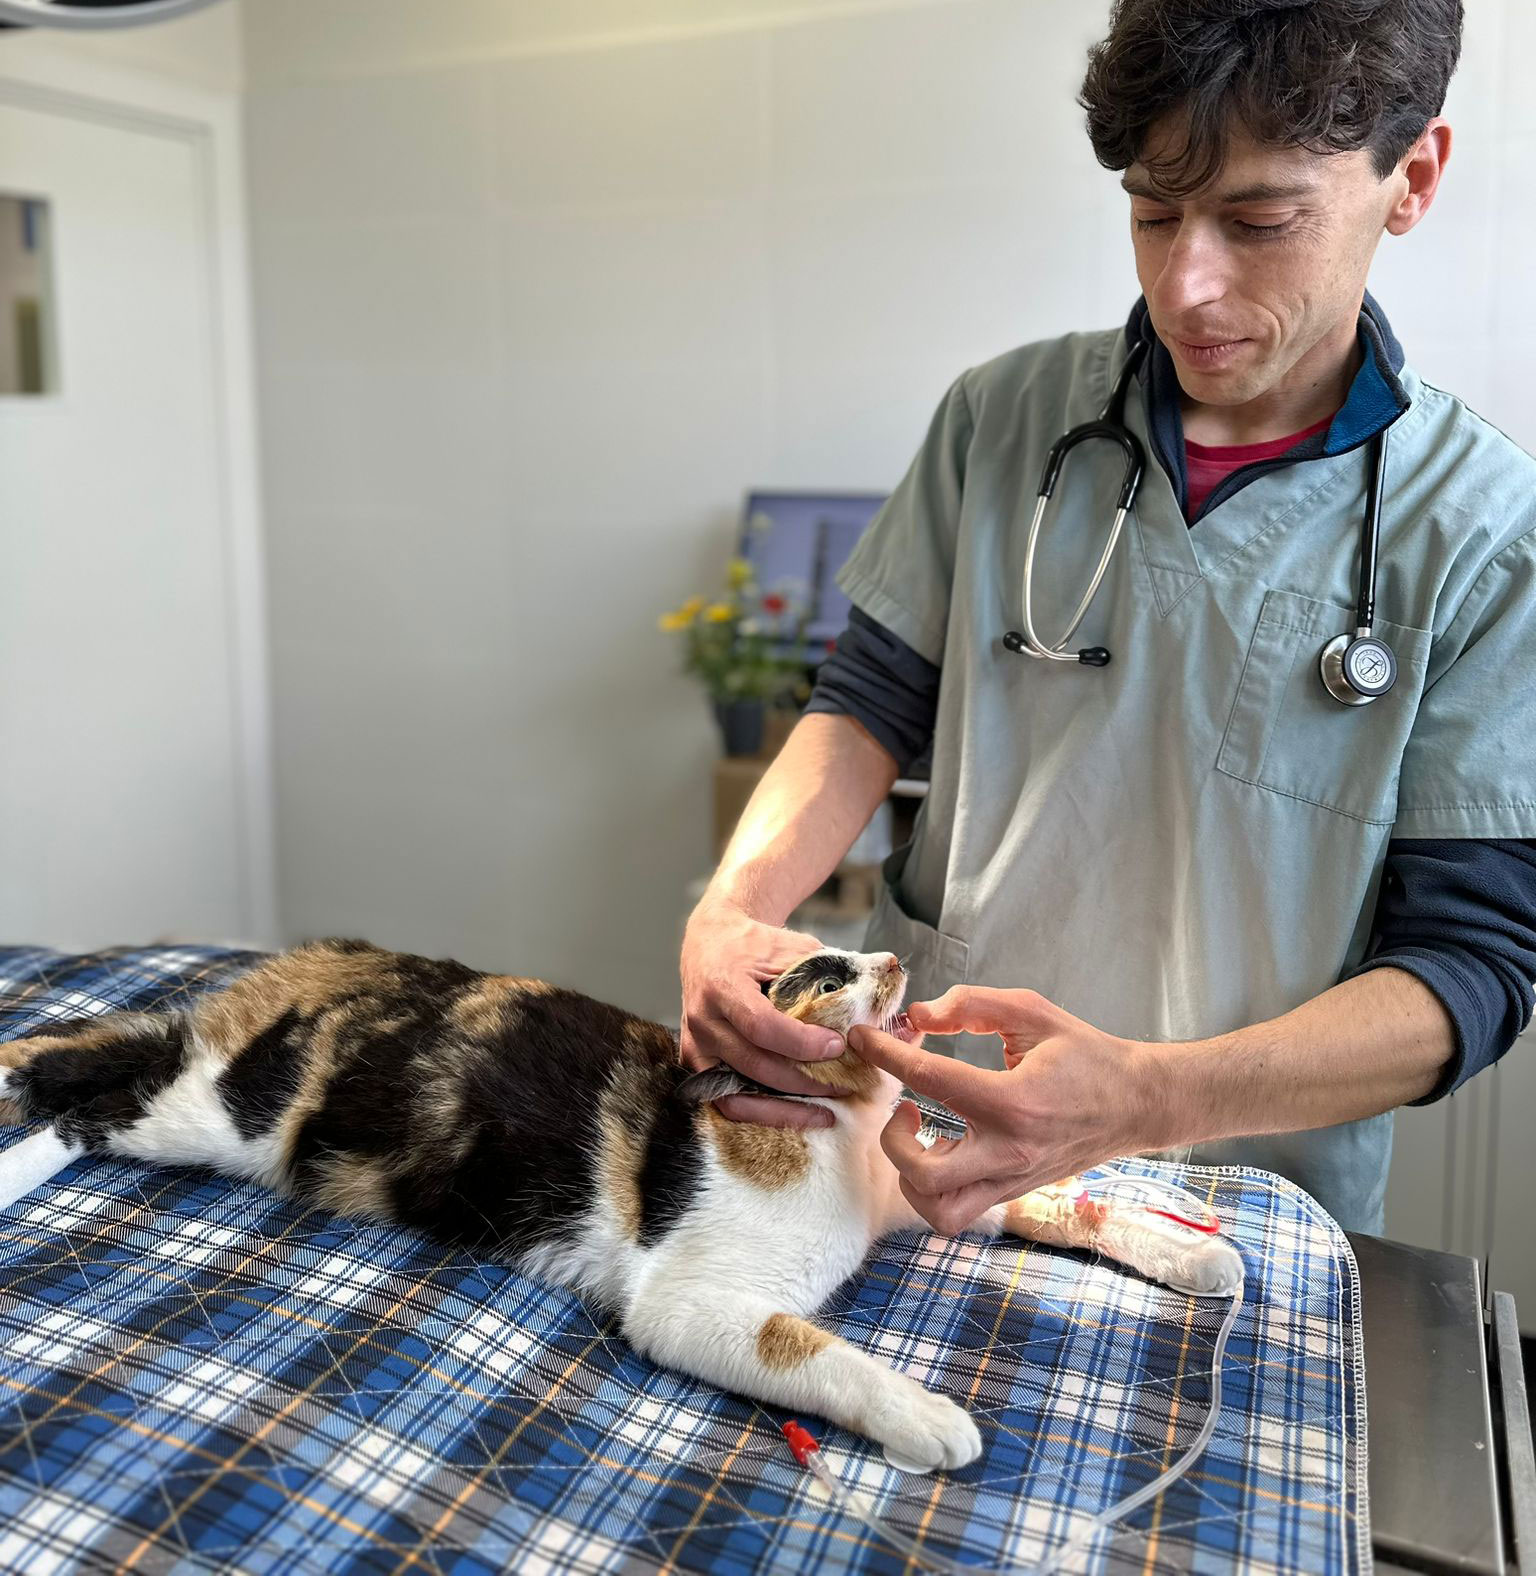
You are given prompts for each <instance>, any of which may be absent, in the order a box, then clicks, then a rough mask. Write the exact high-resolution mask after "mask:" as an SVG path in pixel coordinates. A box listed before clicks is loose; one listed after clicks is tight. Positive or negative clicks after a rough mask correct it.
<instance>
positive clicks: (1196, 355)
mask: <svg viewBox="0 0 1536 1576" xmlns="http://www.w3.org/2000/svg"><path fill="white" fill-rule="evenodd" d="M1247 343H1248V341H1247V340H1246V339H1200V340H1194V339H1178V338H1174V339H1171V340H1170V344H1171V345H1172V347H1173V349H1175V350H1176V351H1177V352H1178V353H1179V355H1180V357H1182V359H1183V360H1185V361H1187V362H1188V363H1189V364H1190V365H1191V366H1193V367H1219V366H1221V365H1222V364H1223V363H1224V362H1226V361H1229V360H1231V358H1232V357H1233V356H1234V355H1236V354H1237V352H1238V350H1239V349H1240V348H1241V347H1242V346H1243V345H1246V344H1247Z"/></svg>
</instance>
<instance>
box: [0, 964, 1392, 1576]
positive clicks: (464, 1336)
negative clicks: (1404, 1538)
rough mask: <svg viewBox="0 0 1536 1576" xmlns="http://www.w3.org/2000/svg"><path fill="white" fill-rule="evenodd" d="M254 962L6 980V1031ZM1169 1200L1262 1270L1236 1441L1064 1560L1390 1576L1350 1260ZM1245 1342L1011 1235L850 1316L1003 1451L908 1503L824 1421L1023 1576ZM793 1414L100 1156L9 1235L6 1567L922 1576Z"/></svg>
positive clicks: (844, 1309)
mask: <svg viewBox="0 0 1536 1576" xmlns="http://www.w3.org/2000/svg"><path fill="white" fill-rule="evenodd" d="M251 961H252V955H251V954H248V953H236V952H230V951H225V950H219V949H213V948H191V947H177V948H157V949H144V950H118V951H113V952H106V953H99V954H93V955H90V956H85V957H66V956H61V955H58V954H55V953H49V952H44V951H39V950H35V949H33V950H14V951H3V950H0V1039H4V1038H9V1037H11V1036H13V1035H16V1034H20V1033H22V1032H24V1031H26V1030H28V1029H31V1028H34V1027H38V1026H40V1025H42V1024H44V1023H47V1022H49V1021H51V1020H55V1019H59V1018H64V1017H75V1016H82V1015H87V1014H92V1013H97V1012H103V1011H107V1010H109V1009H111V1008H116V1007H132V1008H144V1007H153V1006H156V1005H161V1006H163V1005H166V1004H169V1003H172V1002H174V1001H176V1000H177V999H179V998H184V997H185V996H186V995H187V994H188V993H189V992H192V991H196V990H199V989H204V988H207V987H208V986H210V985H212V984H216V983H217V982H219V981H220V980H222V979H224V978H227V977H228V976H229V975H231V974H232V973H234V972H235V971H238V970H239V969H241V968H243V967H246V966H248V965H249V963H250V962H251ZM18 1136H19V1132H18V1130H16V1129H14V1128H11V1129H6V1128H3V1127H0V1145H3V1144H7V1143H10V1142H13V1141H14V1140H15V1138H16V1137H18ZM1127 1169H1132V1170H1144V1171H1148V1172H1151V1171H1153V1170H1154V1169H1155V1168H1152V1167H1150V1166H1134V1165H1130V1164H1129V1163H1128V1165H1127ZM1157 1174H1160V1175H1164V1176H1167V1177H1169V1178H1170V1179H1171V1180H1175V1181H1181V1182H1183V1183H1184V1184H1185V1185H1187V1186H1190V1187H1192V1188H1194V1189H1195V1190H1197V1191H1198V1192H1200V1193H1201V1194H1203V1195H1205V1196H1208V1197H1209V1198H1210V1199H1211V1201H1212V1203H1213V1204H1214V1206H1215V1207H1216V1209H1217V1210H1218V1211H1219V1213H1220V1215H1221V1218H1222V1220H1223V1222H1224V1223H1225V1226H1226V1229H1227V1231H1228V1232H1229V1234H1230V1235H1231V1237H1232V1238H1233V1240H1234V1241H1235V1242H1236V1243H1237V1244H1238V1245H1239V1247H1240V1249H1241V1250H1242V1253H1243V1257H1244V1259H1245V1261H1246V1263H1247V1266H1248V1287H1247V1302H1246V1304H1245V1306H1244V1308H1243V1311H1242V1315H1241V1317H1240V1319H1239V1322H1238V1324H1237V1326H1236V1328H1235V1330H1234V1332H1233V1336H1232V1341H1231V1345H1230V1348H1229V1351H1228V1357H1227V1365H1226V1370H1225V1396H1224V1406H1223V1410H1222V1415H1221V1419H1220V1423H1219V1426H1218V1428H1217V1430H1216V1434H1215V1437H1214V1439H1213V1440H1212V1442H1211V1445H1210V1447H1209V1449H1208V1451H1207V1452H1206V1454H1205V1456H1204V1458H1203V1459H1202V1460H1201V1461H1200V1462H1199V1463H1197V1465H1196V1466H1195V1468H1194V1469H1193V1470H1192V1471H1191V1472H1190V1473H1189V1475H1188V1476H1187V1477H1186V1478H1185V1479H1184V1480H1183V1481H1182V1482H1180V1483H1178V1484H1177V1485H1175V1486H1174V1487H1173V1488H1172V1489H1170V1490H1168V1491H1167V1492H1165V1493H1164V1494H1162V1495H1161V1496H1160V1497H1159V1498H1157V1499H1155V1500H1153V1501H1152V1502H1151V1503H1150V1504H1148V1505H1146V1506H1144V1507H1143V1508H1142V1509H1141V1510H1140V1511H1139V1512H1137V1513H1135V1514H1134V1515H1132V1516H1131V1517H1130V1518H1129V1521H1128V1523H1127V1524H1125V1525H1123V1526H1121V1527H1119V1528H1118V1529H1116V1530H1114V1531H1112V1532H1110V1533H1106V1534H1103V1535H1101V1536H1100V1537H1099V1538H1098V1539H1097V1541H1096V1542H1095V1543H1094V1544H1093V1545H1092V1546H1091V1549H1090V1551H1089V1552H1088V1553H1087V1555H1086V1556H1075V1557H1074V1562H1073V1563H1072V1564H1069V1566H1068V1567H1067V1568H1068V1569H1078V1570H1082V1569H1092V1570H1102V1571H1114V1572H1122V1571H1123V1572H1131V1571H1136V1572H1164V1571H1199V1572H1227V1571H1232V1570H1243V1571H1253V1572H1268V1571H1275V1572H1279V1571H1286V1572H1306V1573H1308V1576H1317V1573H1335V1572H1340V1573H1342V1572H1352V1571H1357V1570H1364V1569H1368V1568H1369V1565H1370V1552H1369V1541H1370V1540H1369V1535H1368V1524H1367V1516H1366V1503H1365V1464H1364V1452H1365V1409H1364V1385H1363V1381H1364V1374H1363V1368H1362V1363H1361V1357H1360V1334H1359V1331H1360V1318H1359V1305H1358V1289H1357V1280H1356V1273H1355V1266H1354V1261H1353V1259H1352V1257H1351V1255H1350V1252H1349V1248H1348V1245H1347V1244H1346V1242H1345V1240H1344V1237H1343V1236H1342V1234H1341V1233H1340V1232H1339V1230H1338V1229H1337V1227H1336V1226H1334V1225H1333V1224H1332V1222H1331V1221H1329V1220H1328V1219H1327V1217H1325V1216H1324V1215H1323V1213H1322V1211H1321V1210H1319V1209H1318V1208H1317V1206H1316V1205H1315V1204H1313V1203H1312V1202H1311V1200H1309V1199H1308V1198H1307V1197H1305V1195H1303V1194H1302V1193H1300V1192H1299V1191H1298V1190H1297V1189H1295V1188H1294V1187H1292V1186H1290V1185H1289V1184H1287V1183H1285V1182H1283V1181H1281V1180H1279V1179H1278V1178H1275V1177H1273V1176H1269V1175H1267V1174H1262V1173H1253V1172H1243V1171H1235V1170H1233V1171H1211V1170H1199V1169H1193V1168H1192V1169H1189V1170H1183V1171H1180V1170H1176V1169H1171V1168H1162V1169H1161V1170H1160V1171H1158V1173H1157ZM1223 1312H1224V1305H1223V1304H1221V1303H1219V1302H1210V1301H1205V1302H1196V1301H1194V1300H1192V1299H1190V1298H1188V1297H1184V1296H1180V1295H1179V1294H1177V1293H1175V1292H1172V1291H1168V1290H1165V1289H1163V1288H1161V1287H1157V1286H1152V1285H1149V1284H1147V1283H1145V1282H1143V1281H1140V1280H1138V1279H1136V1278H1135V1277H1133V1276H1130V1275H1127V1274H1125V1273H1123V1272H1121V1271H1119V1270H1117V1269H1115V1268H1113V1267H1111V1266H1108V1265H1103V1264H1092V1263H1088V1262H1085V1261H1084V1260H1083V1259H1081V1258H1079V1257H1075V1256H1072V1255H1069V1254H1066V1253H1059V1252H1055V1251H1053V1250H1051V1249H1047V1248H1043V1247H1035V1246H1026V1245H1023V1244H1020V1243H1017V1242H1015V1241H1011V1240H1008V1239H1004V1240H1002V1241H999V1242H991V1243H988V1242H982V1241H980V1240H977V1239H975V1238H959V1239H954V1240H945V1239H942V1238H938V1237H919V1236H915V1235H913V1236H906V1237H901V1238H897V1239H894V1240H892V1241H889V1242H887V1243H885V1244H883V1245H882V1246H881V1248H880V1249H879V1251H878V1253H877V1254H876V1256H875V1257H873V1258H872V1259H871V1260H870V1262H869V1263H868V1264H867V1266H866V1267H865V1269H864V1271H863V1273H862V1274H860V1275H859V1276H858V1277H857V1278H856V1279H855V1280H854V1281H852V1282H851V1283H849V1284H848V1285H847V1286H846V1287H845V1288H844V1289H843V1291H842V1292H841V1293H840V1294H839V1296H838V1298H837V1299H836V1301H835V1302H834V1304H833V1305H832V1306H831V1307H830V1308H829V1309H828V1310H827V1315H826V1316H827V1321H828V1322H829V1324H830V1325H831V1326H832V1327H834V1328H835V1329H837V1330H838V1331H839V1333H841V1334H842V1335H844V1336H845V1337H847V1338H848V1339H849V1340H851V1341H853V1342H856V1343H857V1344H858V1345H860V1346H862V1347H864V1348H866V1349H867V1350H869V1351H870V1352H872V1353H874V1354H876V1355H877V1356H879V1357H880V1358H882V1359H883V1360H885V1361H888V1362H890V1363H892V1364H894V1365H895V1366H897V1367H899V1368H901V1369H902V1370H904V1371H905V1372H907V1373H910V1374H913V1375H915V1376H916V1377H918V1378H919V1379H921V1380H922V1381H923V1382H924V1383H925V1384H928V1385H929V1386H931V1387H933V1388H936V1389H939V1390H943V1391H945V1392H947V1393H948V1394H950V1395H953V1396H955V1397H957V1398H958V1399H961V1400H962V1401H964V1403H965V1404H966V1405H967V1406H968V1407H969V1408H970V1410H971V1411H972V1413H973V1414H974V1415H975V1417H976V1419H977V1421H978V1424H979V1426H980V1428H981V1433H982V1439H983V1442H984V1446H985V1448H984V1453H983V1455H982V1457H981V1459H980V1460H979V1461H977V1462H976V1463H975V1464H974V1465H973V1466H971V1467H969V1468H967V1469H966V1470H964V1471H962V1472H957V1473H954V1474H951V1475H949V1476H941V1477H935V1478H915V1477H907V1476H903V1475H902V1474H900V1473H897V1472H895V1471H893V1470H891V1469H890V1468H889V1467H887V1466H886V1465H885V1463H884V1460H883V1458H882V1457H881V1455H880V1453H879V1451H878V1450H876V1449H872V1448H871V1447H870V1446H868V1445H866V1444H865V1443H864V1442H863V1441H862V1440H859V1439H856V1438H854V1437H852V1436H850V1435H847V1434H844V1433H841V1432H839V1431H838V1430H835V1429H832V1428H830V1427H828V1426H826V1425H823V1424H821V1423H820V1421H819V1420H817V1419H812V1418H806V1419H804V1421H805V1422H806V1423H808V1424H809V1425H810V1426H811V1427H812V1428H813V1430H814V1431H815V1432H816V1433H817V1434H818V1436H819V1437H820V1438H821V1440H822V1444H823V1450H824V1453H825V1458H826V1459H827V1460H828V1461H829V1463H830V1464H831V1465H832V1466H833V1467H834V1468H835V1470H836V1471H837V1472H838V1473H839V1474H840V1476H841V1477H842V1479H843V1480H844V1481H845V1482H846V1483H848V1484H849V1485H850V1486H852V1487H854V1488H856V1489H857V1490H858V1491H859V1492H860V1493H862V1494H864V1495H866V1496H867V1497H868V1498H869V1499H870V1500H871V1501H872V1502H873V1504H874V1506H875V1507H876V1508H877V1509H878V1511H879V1513H880V1514H881V1515H882V1516H883V1517H885V1518H886V1519H887V1520H888V1521H889V1522H891V1523H893V1524H894V1525H896V1526H897V1527H899V1528H901V1529H902V1530H904V1531H906V1532H908V1533H909V1534H911V1535H912V1536H914V1537H916V1538H918V1539H919V1540H920V1541H921V1543H922V1546H923V1547H924V1548H925V1549H926V1550H929V1551H930V1552H931V1553H932V1554H933V1555H934V1556H939V1557H947V1558H949V1559H952V1560H955V1561H958V1562H960V1563H962V1564H969V1565H976V1566H987V1567H991V1566H998V1565H1002V1566H1014V1567H1028V1566H1031V1565H1033V1564H1034V1563H1035V1562H1036V1561H1037V1560H1039V1559H1040V1558H1042V1557H1043V1556H1045V1555H1046V1554H1047V1553H1049V1552H1051V1551H1053V1550H1055V1549H1056V1548H1057V1547H1058V1546H1059V1545H1060V1544H1062V1543H1063V1542H1064V1541H1065V1540H1066V1539H1067V1538H1069V1537H1070V1536H1071V1535H1072V1534H1073V1533H1074V1532H1076V1531H1077V1530H1079V1529H1080V1528H1082V1527H1083V1526H1084V1525H1085V1524H1086V1522H1087V1521H1088V1519H1089V1518H1090V1517H1091V1516H1092V1515H1093V1514H1094V1513H1095V1512H1096V1511H1098V1510H1100V1509H1101V1508H1103V1507H1105V1506H1107V1505H1109V1504H1111V1503H1113V1502H1114V1501H1116V1500H1118V1499H1120V1498H1122V1497H1123V1496H1124V1495H1125V1494H1127V1493H1128V1492H1130V1491H1131V1490H1132V1489H1134V1488H1136V1487H1137V1486H1139V1485H1140V1484H1142V1483H1145V1482H1149V1481H1150V1480H1151V1479H1152V1477H1154V1476H1155V1475H1157V1474H1158V1473H1159V1472H1160V1471H1161V1470H1162V1469H1163V1468H1164V1467H1165V1466H1166V1465H1167V1464H1168V1463H1169V1462H1170V1461H1171V1460H1173V1459H1174V1457H1175V1456H1176V1455H1177V1454H1178V1453H1179V1452H1180V1451H1181V1450H1182V1449H1183V1448H1184V1447H1185V1445H1186V1444H1187V1443H1188V1442H1189V1440H1190V1439H1191V1438H1192V1437H1193V1435H1194V1433H1195V1432H1196V1430H1197V1429H1198V1428H1199V1426H1200V1423H1201V1421H1202V1420H1203V1419H1204V1417H1205V1414H1206V1408H1207V1402H1208V1399H1209V1395H1210V1375H1209V1363H1210V1354H1211V1346H1212V1342H1213V1340H1214V1337H1215V1333H1216V1328H1217V1325H1218V1323H1219V1321H1220V1318H1221V1315H1222V1313H1223ZM783 1421H784V1415H783V1414H780V1413H777V1412H774V1411H771V1410H769V1409H765V1408H763V1407H760V1406H757V1405H754V1404H753V1403H752V1402H750V1401H746V1400H743V1399H741V1398H740V1397H737V1396H733V1395H727V1394H723V1393H722V1392H720V1391H718V1390H715V1389H713V1388H711V1387H710V1386H708V1385H704V1384H700V1383H698V1382H695V1381H693V1380H691V1379H687V1378H685V1377H683V1376H682V1375H679V1374H676V1373H672V1372H669V1371H667V1370H665V1369H660V1368H657V1367H655V1366H653V1365H652V1364H651V1363H649V1362H647V1361H645V1360H644V1359H643V1358H641V1357H639V1356H638V1355H637V1354H636V1353H635V1352H634V1351H632V1350H631V1349H629V1348H628V1347H627V1346H626V1345H625V1344H624V1342H623V1341H622V1340H621V1339H620V1338H619V1336H618V1334H617V1331H616V1329H615V1326H614V1325H613V1323H612V1322H611V1321H609V1320H607V1319H605V1318H603V1317H600V1316H597V1315H595V1314H594V1313H593V1312H592V1311H591V1310H590V1309H588V1308H587V1307H585V1306H583V1304H582V1303H581V1302H579V1301H578V1300H577V1299H576V1298H575V1297H573V1296H571V1295H570V1294H568V1293H566V1292H564V1291H561V1290H559V1289H557V1288H555V1287H552V1286H547V1285H543V1284H541V1283H539V1282H537V1281H533V1280H529V1279H527V1278H526V1277H524V1276H522V1275H519V1274H516V1273H515V1272H513V1271H512V1270H510V1269H507V1268H505V1267H504V1266H501V1265H497V1264H493V1263H487V1262H483V1261H480V1260H477V1259H473V1258H470V1257H468V1256H466V1255H465V1254H463V1253H459V1252H450V1251H447V1250H445V1249H444V1248H443V1247H441V1246H440V1245H438V1244H436V1243H433V1242H431V1241H428V1240H426V1239H424V1238H422V1237H421V1236H419V1235H417V1234H415V1233H413V1232H410V1231H405V1230H395V1229H385V1228H382V1227H376V1226H369V1225H365V1224H362V1223H359V1222H357V1221H353V1220H344V1219H340V1218H338V1217H336V1216H332V1215H325V1214H319V1213H315V1212H311V1211H306V1210H303V1209H299V1208H297V1207H295V1206H294V1205H292V1204H289V1203H285V1202H283V1201H282V1200H280V1199H278V1198H276V1197H274V1196H272V1195H271V1194H269V1193H266V1192H263V1191H261V1190H260V1189H258V1188H254V1187H251V1186H247V1185H244V1184H240V1183H233V1182H228V1181H225V1180H223V1179H221V1178H218V1177H215V1176H211V1175H208V1174H206V1173H202V1172H192V1171H185V1170H160V1171H156V1170H151V1169H149V1168H147V1167H143V1166H139V1165H136V1164H130V1163H126V1162H102V1161H86V1162H81V1163H77V1164H76V1165H74V1166H72V1167H71V1168H70V1169H69V1170H67V1171H65V1172H63V1173H61V1174H60V1175H59V1176H58V1177H56V1178H54V1179H53V1181H51V1182H49V1183H47V1184H45V1185H44V1187H43V1188H42V1189H41V1190H39V1191H38V1192H37V1193H34V1194H32V1195H31V1196H30V1197H28V1198H24V1199H22V1200H21V1201H20V1203H18V1204H17V1205H15V1206H13V1207H12V1208H11V1209H10V1210H9V1211H6V1212H4V1213H0V1570H4V1571H25V1572H28V1573H29V1576H40V1573H44V1572H52V1571H97V1570H101V1571H106V1570H112V1571H138V1572H149V1573H157V1576H158V1573H172V1572H174V1573H177V1576H180V1573H192V1572H210V1571H225V1572H236V1571H238V1572H242V1573H268V1572H272V1573H276V1572H305V1573H314V1572H349V1573H352V1572H357V1573H361V1572H374V1571H378V1572H400V1573H404V1572H407V1571H424V1572H444V1573H449V1572H451V1573H454V1576H479V1573H485V1576H491V1573H500V1572H503V1571H516V1572H519V1573H523V1576H536V1573H541V1572H544V1573H567V1572H598V1571H602V1572H626V1573H630V1572H634V1573H638V1572H656V1571H663V1572H685V1571H687V1572H707V1573H710V1576H760V1573H767V1572H775V1573H777V1572H807V1573H811V1572H814V1573H817V1576H832V1573H840V1572H846V1571H868V1572H882V1573H892V1576H894V1573H897V1572H910V1571H913V1570H915V1569H917V1568H918V1567H916V1566H914V1565H913V1564H911V1563H910V1562H909V1561H908V1560H907V1559H906V1558H905V1557H904V1556H900V1555H897V1554H895V1553H893V1552H891V1551H890V1550H888V1549H887V1548H886V1547H885V1546H884V1545H882V1544H881V1543H880V1541H879V1540H878V1539H877V1538H875V1537H874V1536H873V1535H872V1534H871V1533H869V1532H868V1531H867V1530H866V1529H865V1528H864V1527H863V1526H862V1525H861V1524H859V1523H857V1522H854V1521H851V1520H850V1519H848V1517H846V1516H845V1515H843V1514H842V1513H840V1512H838V1511H837V1510H835V1509H834V1508H833V1507H832V1506H831V1505H830V1504H829V1503H828V1501H827V1498H826V1495H825V1493H824V1491H822V1490H821V1488H820V1486H819V1485H817V1484H815V1483H814V1482H813V1481H812V1480H811V1479H810V1478H809V1477H808V1476H807V1475H806V1474H805V1473H803V1472H802V1471H801V1470H800V1469H799V1468H798V1467H797V1466H796V1464H795V1462H794V1461H793V1459H792V1458H791V1457H790V1456H789V1455H788V1453H787V1452H786V1450H785V1447H784V1444H783V1441H782V1439H781V1437H780V1434H779V1425H780V1424H781V1423H782V1422H783Z"/></svg>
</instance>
